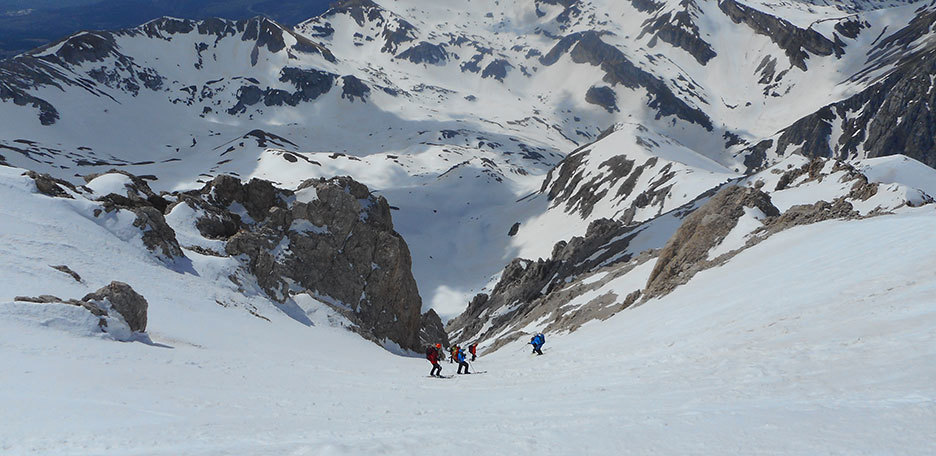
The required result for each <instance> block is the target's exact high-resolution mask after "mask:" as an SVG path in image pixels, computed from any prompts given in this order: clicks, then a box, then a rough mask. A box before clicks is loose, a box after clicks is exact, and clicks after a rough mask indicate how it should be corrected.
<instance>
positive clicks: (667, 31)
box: [631, 0, 717, 65]
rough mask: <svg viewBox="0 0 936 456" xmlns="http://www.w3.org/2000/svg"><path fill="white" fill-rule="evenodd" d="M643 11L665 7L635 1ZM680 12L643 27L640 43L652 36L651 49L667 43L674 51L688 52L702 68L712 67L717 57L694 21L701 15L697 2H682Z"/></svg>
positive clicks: (665, 15)
mask: <svg viewBox="0 0 936 456" xmlns="http://www.w3.org/2000/svg"><path fill="white" fill-rule="evenodd" d="M631 3H633V4H634V6H635V7H637V8H638V9H640V10H644V11H651V10H654V9H660V8H662V6H663V4H661V3H655V2H653V1H650V0H631ZM680 7H681V9H679V10H678V11H676V12H664V13H662V14H658V15H656V16H654V17H653V18H650V19H647V20H646V21H644V23H643V29H642V30H641V31H640V35H639V36H638V37H637V38H638V39H640V38H642V37H643V36H644V35H646V34H652V35H653V39H652V40H650V43H649V45H650V47H654V46H655V45H656V40H657V39H659V40H662V41H665V42H667V43H669V44H671V45H673V46H674V47H677V48H680V49H683V50H685V51H686V52H688V53H689V54H690V55H692V57H694V58H695V59H696V61H697V62H699V63H700V64H702V65H705V64H706V63H708V61H709V60H711V59H712V58H714V57H715V56H716V55H717V54H716V53H715V51H714V50H713V49H712V45H711V44H709V43H707V42H706V41H705V40H704V39H702V37H701V36H700V34H699V26H698V25H696V23H695V21H693V17H698V15H699V14H700V13H701V12H700V10H699V7H698V5H696V3H695V1H691V0H690V1H686V0H684V1H682V2H680Z"/></svg>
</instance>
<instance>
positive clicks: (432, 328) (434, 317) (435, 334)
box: [419, 309, 449, 347]
mask: <svg viewBox="0 0 936 456" xmlns="http://www.w3.org/2000/svg"><path fill="white" fill-rule="evenodd" d="M419 342H420V344H421V345H435V344H442V346H443V347H448V345H449V338H448V334H447V333H446V332H445V325H443V324H442V319H441V318H439V314H437V313H436V312H435V310H432V309H429V311H428V312H426V313H424V314H423V315H422V321H421V322H420V324H419Z"/></svg>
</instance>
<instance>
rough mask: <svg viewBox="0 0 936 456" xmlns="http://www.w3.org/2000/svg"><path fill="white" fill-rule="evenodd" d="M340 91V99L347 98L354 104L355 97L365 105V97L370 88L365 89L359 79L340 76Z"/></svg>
mask: <svg viewBox="0 0 936 456" xmlns="http://www.w3.org/2000/svg"><path fill="white" fill-rule="evenodd" d="M341 81H342V89H341V98H347V99H348V100H350V101H351V102H354V98H355V97H357V98H359V99H360V100H361V101H363V102H365V103H367V96H368V95H369V94H370V91H371V90H370V87H367V86H366V85H365V84H364V83H363V82H361V80H360V79H358V78H356V77H354V76H350V75H349V76H342V77H341Z"/></svg>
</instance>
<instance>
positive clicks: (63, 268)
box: [49, 264, 81, 283]
mask: <svg viewBox="0 0 936 456" xmlns="http://www.w3.org/2000/svg"><path fill="white" fill-rule="evenodd" d="M49 267H50V268H52V269H55V270H56V271H60V272H64V273H65V274H68V275H70V276H71V277H72V278H73V279H75V282H79V283H81V276H80V275H78V273H77V272H75V271H72V269H71V268H70V267H68V266H66V265H64V264H62V265H58V266H51V265H50V266H49Z"/></svg>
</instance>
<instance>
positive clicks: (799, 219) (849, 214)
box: [756, 198, 859, 239]
mask: <svg viewBox="0 0 936 456" xmlns="http://www.w3.org/2000/svg"><path fill="white" fill-rule="evenodd" d="M857 217H859V214H858V211H855V210H854V207H853V206H852V204H851V203H849V202H848V201H845V199H844V198H836V199H835V201H833V202H832V203H829V202H828V201H818V202H816V203H814V204H799V205H796V206H792V207H790V208H789V209H787V210H786V212H784V213H783V214H782V215H780V216H779V217H777V218H774V219H768V220H767V221H766V223H765V225H764V227H762V228H760V229H759V230H758V231H757V232H756V233H758V234H761V235H762V236H761V239H763V238H764V237H766V236H763V235H765V234H766V235H767V236H769V235H772V234H775V233H778V232H780V231H783V230H786V229H788V228H793V227H794V226H799V225H809V224H812V223H819V222H823V221H826V220H831V219H847V218H857Z"/></svg>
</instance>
